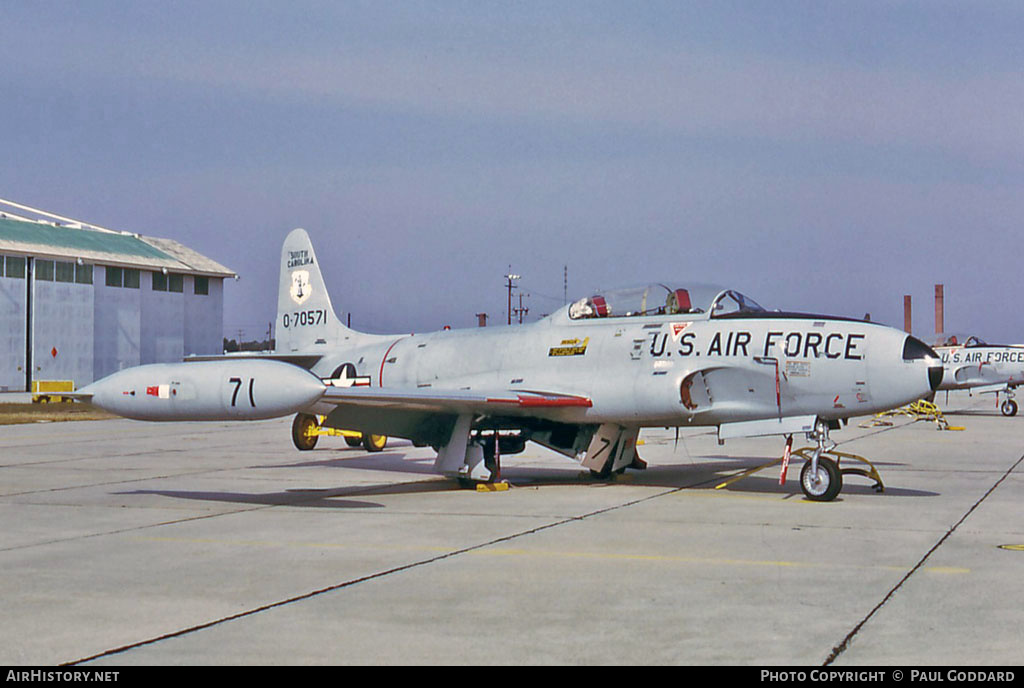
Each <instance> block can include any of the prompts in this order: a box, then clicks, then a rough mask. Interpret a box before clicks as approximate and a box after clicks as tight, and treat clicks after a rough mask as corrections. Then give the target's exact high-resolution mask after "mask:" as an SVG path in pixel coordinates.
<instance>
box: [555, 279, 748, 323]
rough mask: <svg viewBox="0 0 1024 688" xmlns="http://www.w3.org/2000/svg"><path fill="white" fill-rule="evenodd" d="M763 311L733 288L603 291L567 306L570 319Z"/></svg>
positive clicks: (656, 287)
mask: <svg viewBox="0 0 1024 688" xmlns="http://www.w3.org/2000/svg"><path fill="white" fill-rule="evenodd" d="M764 310H765V309H764V308H762V307H761V306H760V305H758V304H757V302H756V301H754V300H753V299H751V298H749V297H747V296H744V295H743V294H741V293H740V292H738V291H736V290H734V289H726V288H723V287H720V286H714V285H706V284H705V285H691V286H689V287H668V286H666V285H664V284H658V283H654V284H647V285H643V286H639V287H626V288H624V289H613V290H609V291H602V292H601V293H599V294H594V295H593V296H588V297H586V298H583V299H580V300H579V301H576V302H575V303H573V304H571V305H570V306H569V317H570V318H572V319H573V320H580V319H585V318H622V317H635V316H645V315H647V316H650V315H694V316H703V317H712V318H713V317H720V316H723V315H730V314H733V313H763V312H764Z"/></svg>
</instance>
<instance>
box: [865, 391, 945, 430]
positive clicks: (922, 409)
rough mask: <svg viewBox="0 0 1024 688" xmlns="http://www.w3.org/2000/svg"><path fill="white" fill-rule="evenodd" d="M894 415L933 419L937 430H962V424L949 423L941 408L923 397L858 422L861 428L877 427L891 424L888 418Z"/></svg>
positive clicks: (915, 418) (917, 419) (914, 418)
mask: <svg viewBox="0 0 1024 688" xmlns="http://www.w3.org/2000/svg"><path fill="white" fill-rule="evenodd" d="M894 416H908V417H910V418H912V419H913V420H914V422H917V421H919V420H930V421H935V425H936V429H937V430H964V429H965V428H964V426H962V425H950V424H949V421H947V420H946V417H945V416H943V415H942V409H940V408H939V407H938V406H937V405H935V404H934V403H932V402H930V401H925V400H924V399H918V400H917V401H915V402H913V403H912V404H907V405H906V406H903V407H900V408H898V409H892V410H891V411H882V412H881V413H876V414H875V415H874V417H873V418H872V419H871V420H870V421H866V422H864V423H861V424H860V427H862V428H870V427H878V426H887V425H892V421H891V420H888V419H889V418H892V417H894Z"/></svg>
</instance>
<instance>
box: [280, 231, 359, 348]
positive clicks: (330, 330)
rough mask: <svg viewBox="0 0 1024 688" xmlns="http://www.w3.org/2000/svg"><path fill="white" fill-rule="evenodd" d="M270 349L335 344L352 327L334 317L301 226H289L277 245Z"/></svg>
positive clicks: (346, 336) (313, 256) (311, 246)
mask: <svg viewBox="0 0 1024 688" xmlns="http://www.w3.org/2000/svg"><path fill="white" fill-rule="evenodd" d="M276 334H277V337H276V342H275V346H274V349H275V350H276V351H278V352H281V353H289V352H293V351H310V350H314V351H315V350H320V349H323V348H327V347H330V346H337V345H339V344H341V343H342V341H343V340H345V339H347V338H348V337H349V336H350V335H351V334H353V332H352V330H350V329H349V328H347V327H346V326H345V325H343V324H342V323H341V321H339V320H338V316H337V314H336V313H335V312H334V308H333V307H332V306H331V297H330V295H328V293H327V285H326V284H325V283H324V278H323V275H322V274H321V272H320V265H319V264H318V263H317V259H316V253H315V252H314V251H313V243H312V242H311V241H310V239H309V235H308V234H306V230H304V229H293V230H292V231H291V232H290V233H289V234H288V236H287V237H285V240H284V245H283V246H282V247H281V277H280V282H279V285H278V294H277V325H276Z"/></svg>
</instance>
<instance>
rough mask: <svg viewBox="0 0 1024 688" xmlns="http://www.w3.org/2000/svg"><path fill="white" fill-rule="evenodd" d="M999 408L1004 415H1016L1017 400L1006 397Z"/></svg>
mask: <svg viewBox="0 0 1024 688" xmlns="http://www.w3.org/2000/svg"><path fill="white" fill-rule="evenodd" d="M999 410H1000V411H1002V412H1003V415H1004V416H1016V415H1017V402H1016V401H1014V400H1013V399H1007V400H1005V401H1004V402H1003V405H1002V406H1000V407H999Z"/></svg>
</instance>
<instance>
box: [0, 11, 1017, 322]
mask: <svg viewBox="0 0 1024 688" xmlns="http://www.w3.org/2000/svg"><path fill="white" fill-rule="evenodd" d="M1022 36H1024V4H1021V3H1019V2H1009V1H1007V2H987V1H985V0H975V1H971V2H963V1H958V2H952V1H950V2H946V1H943V0H921V1H920V2H915V1H909V0H907V1H899V0H893V1H890V2H824V1H821V0H815V1H808V2H799V1H793V2H789V1H785V0H782V1H780V0H772V1H770V2H769V1H767V0H766V1H764V2H728V1H726V0H715V1H713V2H680V1H672V2H640V3H632V2H621V1H617V2H597V1H587V2H557V1H556V2H552V1H551V0H545V1H543V2H511V1H509V2H495V3H491V2H480V1H473V2H395V3H387V2H379V1H374V2H339V1H329V2H295V1H289V2H284V1H283V0H282V1H278V2H263V1H255V0H246V1H244V2H216V1H210V0H204V1H202V2H173V3H162V2H140V1H138V0H130V1H126V2H105V1H101V0H79V1H75V2H46V1H39V0H31V1H30V0H25V1H10V0H0V89H2V90H0V93H2V94H3V100H2V104H0V136H2V141H3V154H4V162H3V164H2V165H0V198H8V199H11V200H14V201H18V202H21V203H26V204H29V205H36V206H40V207H42V208H46V209H48V210H52V211H54V212H57V213H61V214H66V215H70V216H73V217H78V218H81V219H84V220H87V221H91V222H95V223H97V224H101V225H105V226H109V227H114V228H118V229H129V230H133V231H137V232H141V233H144V234H152V235H156V236H165V237H170V238H174V239H177V240H179V241H181V242H183V243H185V244H186V245H188V246H191V247H193V248H195V249H197V250H200V251H202V252H204V253H206V254H207V255H209V256H211V257H213V258H215V259H216V260H218V261H220V262H222V263H224V264H225V265H227V266H229V267H230V268H232V269H234V270H235V271H237V272H238V273H239V274H240V275H241V279H240V280H239V281H238V282H234V283H230V284H228V285H227V288H226V296H225V317H224V325H225V331H226V332H227V333H229V334H231V335H232V336H233V335H234V333H236V332H237V331H238V330H239V329H244V330H245V332H246V334H247V336H250V337H255V336H258V335H261V334H262V333H263V332H265V330H266V327H267V322H268V321H270V320H272V319H273V318H274V309H275V304H276V284H277V265H278V255H279V252H280V245H281V241H282V240H283V238H284V236H285V234H286V233H287V232H288V230H290V229H291V228H293V227H304V228H306V230H307V231H309V233H310V235H311V236H312V237H313V241H314V244H315V247H316V250H317V253H318V255H319V256H320V259H321V263H322V264H323V265H324V266H327V269H326V278H327V282H328V284H329V285H330V287H331V290H332V297H333V299H334V302H335V306H336V308H338V309H339V310H351V311H352V312H353V324H354V325H356V326H359V327H362V328H364V329H368V330H370V331H375V332H384V331H388V332H402V331H425V330H430V329H436V328H437V327H440V326H442V325H445V324H450V325H452V326H455V327H460V326H473V325H475V322H476V319H475V317H474V314H475V313H477V312H481V311H486V312H487V313H489V314H490V315H491V318H492V322H504V320H505V315H504V310H505V292H504V288H503V285H504V280H503V277H502V276H503V275H504V274H505V273H506V272H507V270H508V266H509V265H511V266H512V269H513V271H514V272H516V273H518V274H520V275H522V280H521V285H522V288H523V291H524V292H525V293H529V294H530V297H529V298H527V299H526V301H525V303H526V305H528V306H529V308H530V318H531V319H532V317H533V316H535V315H539V314H541V313H546V312H549V311H550V310H552V309H554V308H556V307H558V306H559V305H560V304H561V301H562V286H563V283H562V277H563V266H568V275H569V295H570V297H572V296H581V295H584V294H585V293H586V292H589V291H591V290H592V289H594V288H595V287H607V286H612V285H623V284H636V283H641V282H645V281H649V280H651V281H653V280H662V281H666V280H671V281H677V282H685V281H702V282H709V281H713V282H719V283H724V284H727V285H729V286H735V287H737V288H739V289H741V290H743V291H745V292H747V293H748V294H749V295H750V296H752V297H754V298H755V299H756V300H758V301H759V302H761V303H762V304H763V305H765V306H768V307H777V308H784V309H787V310H807V311H815V312H829V313H834V314H837V315H849V316H856V317H861V316H863V315H864V314H865V313H867V312H870V313H871V314H872V316H873V318H874V319H875V320H881V321H885V322H888V323H890V324H893V325H896V326H900V327H901V326H902V322H903V316H902V307H903V295H904V294H911V295H912V296H913V298H914V306H915V313H914V323H915V327H914V329H915V331H916V332H918V333H919V334H928V333H931V332H932V331H933V329H934V323H933V317H932V314H933V310H932V290H933V285H934V284H935V283H938V282H941V283H944V284H945V293H946V329H948V330H971V331H975V332H977V333H979V334H981V335H982V336H984V337H986V338H989V339H994V340H1013V341H1024V322H1022V318H1021V298H1020V294H1021V293H1022V290H1024V289H1022V288H1024V284H1022V278H1021V274H1022V273H1021V269H1020V263H1021V259H1022V258H1024V251H1022V250H1021V247H1022V245H1024V237H1022V232H1021V230H1022V228H1024V222H1022V220H1024V184H1022V182H1024V39H1022Z"/></svg>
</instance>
